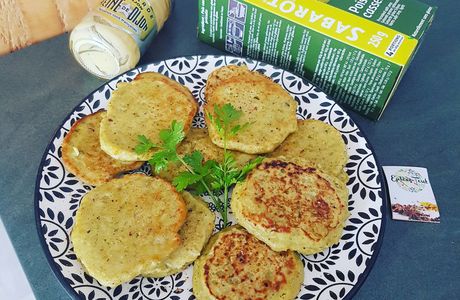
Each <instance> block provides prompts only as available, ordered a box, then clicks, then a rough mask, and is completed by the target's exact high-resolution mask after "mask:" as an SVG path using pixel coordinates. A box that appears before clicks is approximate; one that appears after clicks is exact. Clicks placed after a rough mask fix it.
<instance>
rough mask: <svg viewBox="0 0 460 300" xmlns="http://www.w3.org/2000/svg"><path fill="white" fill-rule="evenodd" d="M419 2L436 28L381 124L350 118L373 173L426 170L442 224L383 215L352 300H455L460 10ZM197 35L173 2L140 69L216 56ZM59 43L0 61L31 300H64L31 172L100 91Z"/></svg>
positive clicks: (9, 202) (63, 41)
mask: <svg viewBox="0 0 460 300" xmlns="http://www.w3.org/2000/svg"><path fill="white" fill-rule="evenodd" d="M426 2H428V3H429V4H433V5H436V6H438V11H437V14H436V17H435V20H434V22H433V25H432V27H431V29H430V30H429V31H428V33H427V35H426V37H425V39H424V41H423V44H422V46H421V47H420V49H419V51H418V53H417V55H416V57H415V59H414V61H413V62H412V65H411V66H410V68H409V70H408V71H407V73H406V75H405V77H404V78H403V80H402V82H401V84H400V86H399V88H398V90H397V91H396V94H395V95H394V97H393V99H392V101H391V103H390V104H389V106H388V107H387V109H386V111H385V113H384V114H383V117H382V119H381V120H380V121H378V122H373V121H369V120H367V119H365V118H363V117H361V116H359V115H357V114H355V113H353V112H350V115H351V116H352V118H353V119H354V120H355V121H356V122H357V123H358V124H359V125H360V126H361V127H362V130H363V131H364V132H365V134H366V135H367V137H368V139H369V141H370V143H371V144H372V145H373V147H374V150H375V153H376V155H377V157H378V159H379V160H380V163H381V164H382V165H408V166H421V167H426V168H428V171H429V176H430V180H431V184H432V187H433V190H434V193H435V195H436V199H437V201H438V205H439V207H440V212H441V223H440V224H425V223H412V222H401V221H393V220H392V219H391V218H390V215H389V213H388V214H387V216H386V218H387V226H386V230H385V235H384V239H383V245H382V248H381V251H380V254H379V256H378V258H377V260H376V263H375V265H374V267H373V269H372V271H371V272H370V274H369V276H368V278H367V280H366V281H365V282H364V284H363V285H362V287H361V289H360V290H359V291H358V292H357V294H356V295H355V299H460V205H459V203H460V199H459V194H460V190H459V188H458V186H459V185H458V184H459V178H460V119H459V116H458V115H459V112H460V97H459V91H457V88H460V71H459V68H460V64H459V60H460V38H459V36H460V34H459V32H460V31H459V28H460V19H459V18H458V16H459V14H458V13H459V8H460V5H459V4H458V1H455V0H444V1H434V0H432V1H426ZM196 26H197V3H196V1H190V0H189V1H177V2H176V7H175V10H174V12H173V15H172V16H171V18H170V20H169V23H168V24H167V26H166V27H165V28H164V29H163V30H162V31H161V32H160V34H159V35H158V37H157V38H156V39H155V41H154V42H153V44H152V45H151V47H150V48H149V50H148V52H147V53H146V54H145V55H144V56H143V58H142V60H141V63H148V62H152V61H157V60H162V59H167V58H171V57H175V56H184V55H193V54H223V52H221V51H219V50H217V49H214V48H212V47H210V46H208V45H205V44H203V43H201V42H199V41H198V40H197V39H196ZM67 42H68V35H67V34H65V35H62V36H60V37H57V38H54V39H51V40H48V41H45V42H43V43H41V44H38V45H34V46H31V47H29V48H26V49H23V50H21V51H18V52H16V53H12V54H9V55H7V56H4V57H1V58H0V104H1V109H0V122H1V123H0V128H1V130H0V145H1V155H0V176H1V177H0V178H1V180H0V195H1V196H0V216H1V218H2V219H3V222H4V224H5V227H6V229H7V231H8V233H9V235H10V237H11V240H12V242H13V245H14V247H15V249H16V252H17V254H18V257H19V259H20V261H21V263H22V265H23V267H24V270H25V273H26V275H27V277H28V279H29V281H30V284H31V286H32V288H33V290H34V293H35V295H36V297H37V299H47V300H53V299H69V296H68V295H67V294H66V291H65V290H64V288H63V287H62V286H61V285H60V283H59V282H58V281H57V279H56V278H55V277H54V275H53V273H52V271H51V269H50V267H49V266H48V263H47V261H46V259H45V255H44V253H43V251H42V249H41V246H40V242H39V240H38V236H37V231H36V228H35V220H34V207H33V203H34V186H35V176H36V173H37V168H38V165H39V162H40V159H41V156H42V154H43V151H44V149H45V147H46V145H47V144H48V142H49V141H50V139H51V136H52V134H53V133H54V131H55V130H56V128H57V126H58V125H59V124H60V122H61V121H62V120H63V119H64V118H65V116H66V115H67V113H69V112H70V111H71V110H72V108H73V107H74V106H75V105H76V104H77V103H79V102H80V101H81V99H83V98H84V97H85V96H86V95H87V94H88V93H90V92H91V91H93V90H94V89H95V88H97V87H98V86H100V85H101V84H103V83H104V81H102V80H100V79H97V78H95V77H93V76H91V75H90V74H88V73H87V72H86V71H84V70H83V69H82V68H81V67H80V66H79V65H78V64H77V63H76V62H75V60H74V59H73V57H72V56H71V54H70V52H69V50H68V46H67ZM0 255H1V254H0ZM0 298H2V296H1V295H0Z"/></svg>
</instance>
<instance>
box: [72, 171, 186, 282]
mask: <svg viewBox="0 0 460 300" xmlns="http://www.w3.org/2000/svg"><path fill="white" fill-rule="evenodd" d="M186 215H187V210H186V207H185V203H184V200H183V198H182V196H181V195H180V194H179V193H178V192H177V191H176V190H175V188H174V187H173V186H172V185H171V184H170V183H169V182H167V181H165V180H163V179H161V178H157V177H150V176H146V175H141V174H132V175H125V176H123V177H122V178H119V179H112V180H111V181H109V182H107V183H104V184H101V185H99V186H97V187H96V188H94V189H93V190H91V191H89V192H88V193H87V194H86V195H85V196H84V197H83V199H82V201H81V204H80V208H79V209H78V211H77V214H76V217H75V225H74V227H73V230H72V234H71V240H72V243H73V247H74V251H75V254H76V256H77V258H78V259H79V260H80V261H81V263H82V265H83V266H84V267H85V269H86V271H87V272H88V274H90V275H91V276H93V277H94V278H95V279H97V280H98V281H99V282H100V283H101V284H103V285H106V286H117V285H118V284H121V283H123V282H126V281H129V280H130V279H132V278H133V277H135V276H137V275H139V274H141V273H142V272H143V271H144V269H145V268H146V267H148V266H150V264H151V262H152V261H153V262H155V261H156V262H160V261H163V260H164V259H166V258H167V257H168V256H169V255H170V254H171V253H173V251H175V250H176V249H177V248H178V247H179V246H180V245H181V238H180V236H179V230H180V228H181V226H182V224H183V223H184V221H185V218H186Z"/></svg>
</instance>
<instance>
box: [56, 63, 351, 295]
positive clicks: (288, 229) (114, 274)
mask: <svg viewBox="0 0 460 300" xmlns="http://www.w3.org/2000/svg"><path fill="white" fill-rule="evenodd" d="M205 97H206V104H205V106H204V110H205V118H206V122H207V126H208V128H207V129H199V128H190V127H191V120H192V118H193V116H194V114H195V113H196V111H197V105H196V101H195V100H194V99H193V96H192V95H191V93H190V92H189V91H188V89H187V88H185V87H184V86H182V85H180V84H178V83H177V82H175V81H172V80H171V79H169V78H167V77H165V76H163V75H160V74H157V73H144V74H141V75H138V76H137V78H136V79H135V80H134V81H133V82H131V83H121V84H119V86H118V87H117V90H116V91H115V92H114V94H113V95H112V98H111V99H110V102H109V105H108V107H107V112H100V113H96V114H94V115H91V116H88V117H86V118H84V119H82V120H81V121H79V122H77V123H76V124H75V125H74V126H73V127H72V129H71V131H70V132H69V134H68V135H67V136H66V138H65V140H64V143H63V159H64V162H65V165H66V167H67V168H68V169H69V171H71V172H72V173H74V174H75V175H76V176H78V177H79V178H81V179H82V180H83V181H85V182H87V183H90V184H93V185H97V187H96V188H95V189H93V190H92V191H91V192H89V193H88V194H87V195H86V196H85V197H84V198H83V200H82V203H81V206H80V209H79V210H78V212H77V216H76V222H75V226H74V229H73V232H72V242H73V244H74V249H75V253H76V255H77V257H78V258H79V259H80V261H81V262H82V264H83V265H84V267H85V268H86V270H87V271H88V273H89V274H91V275H92V276H94V277H95V278H96V279H98V280H99V281H100V282H101V283H102V284H105V285H109V286H114V285H117V284H119V283H122V282H125V281H128V280H129V279H130V278H132V277H134V276H136V275H139V274H142V275H144V276H153V277H161V276H165V275H168V274H172V273H175V272H179V271H181V270H183V269H184V268H185V267H186V266H187V265H189V264H190V263H192V262H193V261H195V260H196V259H197V258H198V257H199V256H200V253H201V251H202V249H203V247H205V245H206V243H207V241H208V238H209V236H210V235H211V232H212V230H213V222H214V215H213V214H212V213H211V212H210V211H209V210H208V209H207V207H206V204H205V203H204V202H203V201H202V200H200V199H198V198H196V197H194V196H192V195H190V194H188V193H186V192H185V193H182V194H179V193H177V191H176V190H175V189H174V187H173V186H172V185H171V183H170V181H172V179H173V178H174V177H176V176H177V175H178V174H179V173H180V172H182V171H185V169H184V167H183V166H181V165H179V164H177V165H176V164H170V165H169V167H168V169H167V170H166V171H162V172H161V173H160V174H157V176H156V177H149V176H146V175H139V174H136V175H125V176H123V177H122V178H115V177H117V176H118V174H119V173H120V172H123V171H125V170H129V169H134V168H137V167H138V166H139V161H145V160H148V159H149V158H150V157H151V155H152V152H150V153H147V154H142V155H139V154H137V153H136V152H135V151H134V148H135V146H136V144H137V136H139V135H145V136H147V137H148V138H149V139H150V140H151V141H152V142H153V143H154V144H158V143H159V142H160V140H159V132H160V131H161V130H162V129H166V128H169V126H170V124H171V122H172V121H173V120H176V121H180V122H182V123H183V124H185V126H184V128H185V129H184V130H185V132H186V138H185V139H184V141H183V142H182V143H181V144H180V145H179V146H178V153H179V154H180V155H184V154H187V153H191V152H193V151H194V150H199V151H201V152H202V154H203V157H204V159H205V160H210V159H213V160H217V161H221V160H222V159H223V149H222V147H223V144H224V142H223V140H222V139H221V137H220V136H219V135H218V133H217V128H215V127H214V124H212V123H211V122H209V119H208V117H209V115H213V113H214V107H215V106H216V105H217V106H222V105H224V104H227V103H230V104H232V105H233V106H234V107H235V108H236V109H237V110H240V111H242V117H241V118H240V119H239V120H237V121H235V122H234V123H232V126H236V125H240V126H243V125H244V124H246V123H247V124H249V126H247V127H245V128H244V129H243V130H241V131H240V132H239V133H238V134H237V135H236V136H232V137H230V138H229V139H228V140H227V143H226V145H227V148H228V149H229V151H231V153H232V154H233V156H234V157H235V159H236V162H237V165H238V166H239V167H240V166H243V165H244V164H246V163H247V162H248V161H250V160H251V159H253V158H255V157H256V155H263V156H265V157H266V158H265V160H264V161H263V162H262V163H261V164H260V165H259V166H257V167H256V168H255V169H253V170H252V171H251V172H250V173H249V174H248V176H247V177H246V179H245V180H244V181H242V182H239V183H237V185H236V186H235V188H234V190H233V194H232V200H231V209H232V211H233V214H234V217H235V218H236V220H237V222H238V223H239V225H237V226H232V227H230V228H227V229H225V230H223V231H221V232H219V233H217V234H215V235H214V236H213V237H212V238H211V240H210V242H209V243H208V244H207V246H206V247H205V248H204V251H203V254H202V255H201V256H200V257H199V258H198V259H197V260H196V262H195V267H194V275H193V289H194V293H195V296H196V297H197V299H221V298H225V299H293V298H295V297H296V295H297V293H298V291H299V289H300V286H301V283H302V282H303V278H304V274H303V265H302V262H301V260H300V256H299V255H298V253H301V254H306V255H308V254H313V253H318V252H320V251H322V250H324V249H325V248H327V247H329V246H331V245H333V244H335V243H337V242H338V241H339V239H340V237H341V234H342V230H343V227H344V224H345V221H346V219H347V218H348V215H349V213H348V205H347V200H348V191H347V188H346V182H347V180H348V176H347V174H346V173H345V171H344V166H345V164H346V162H347V158H348V157H347V152H346V148H345V144H344V142H343V140H342V138H341V135H340V132H338V131H337V130H336V129H335V128H334V127H332V126H330V125H328V124H325V123H323V122H321V121H316V120H297V117H296V112H297V103H296V101H295V100H294V99H293V98H292V97H291V95H290V94H289V93H288V92H287V91H285V90H284V89H283V88H282V87H281V86H280V85H278V84H276V83H275V82H273V81H272V80H271V79H269V78H267V77H265V76H264V75H262V74H260V73H258V72H252V71H250V70H248V69H247V68H246V67H245V66H225V67H222V68H219V69H217V70H215V71H214V72H212V73H211V74H210V76H209V78H208V80H207V85H206V91H205ZM152 151H153V150H152ZM297 252H298V253H297Z"/></svg>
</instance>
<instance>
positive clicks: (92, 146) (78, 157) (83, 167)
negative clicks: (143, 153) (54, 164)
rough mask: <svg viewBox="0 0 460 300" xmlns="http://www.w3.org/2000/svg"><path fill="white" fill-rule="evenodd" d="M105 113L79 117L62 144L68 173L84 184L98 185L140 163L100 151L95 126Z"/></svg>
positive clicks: (97, 128)
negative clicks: (120, 159)
mask: <svg viewBox="0 0 460 300" xmlns="http://www.w3.org/2000/svg"><path fill="white" fill-rule="evenodd" d="M105 114H106V112H105V111H99V112H97V113H94V114H91V115H88V116H86V117H84V118H81V119H80V120H78V121H77V122H75V124H73V126H72V128H70V131H69V133H67V135H66V136H65V138H64V141H63V142H62V160H63V162H64V166H65V167H66V169H67V170H69V171H70V172H71V173H72V174H74V175H75V176H77V177H78V178H79V179H81V180H82V181H84V182H85V183H87V184H91V185H99V184H102V183H104V182H107V181H109V180H110V179H112V178H114V177H115V176H117V175H118V174H120V173H121V172H124V171H129V170H133V169H137V168H139V167H140V166H141V165H142V162H125V161H119V160H116V159H113V158H112V157H111V156H109V155H108V154H107V153H105V152H104V151H102V150H101V145H100V143H99V127H100V123H101V120H102V118H103V117H104V116H105Z"/></svg>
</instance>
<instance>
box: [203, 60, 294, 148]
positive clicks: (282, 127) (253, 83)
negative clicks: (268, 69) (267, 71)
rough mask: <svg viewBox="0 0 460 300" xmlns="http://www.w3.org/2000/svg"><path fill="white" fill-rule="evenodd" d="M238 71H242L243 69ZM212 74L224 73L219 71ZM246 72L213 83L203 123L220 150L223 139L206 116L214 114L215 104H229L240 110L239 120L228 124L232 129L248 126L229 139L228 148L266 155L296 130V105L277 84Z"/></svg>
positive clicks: (220, 105)
mask: <svg viewBox="0 0 460 300" xmlns="http://www.w3.org/2000/svg"><path fill="white" fill-rule="evenodd" d="M222 68H229V67H228V66H227V67H222ZM232 68H235V67H234V66H233V67H232ZM239 68H243V70H244V67H239ZM214 72H220V73H222V72H223V71H222V69H218V70H216V71H214ZM248 72H249V71H247V70H244V71H242V72H241V73H242V74H243V75H241V74H238V75H235V76H230V77H229V78H227V79H219V80H215V81H216V83H214V84H212V85H211V88H210V91H207V92H206V104H205V106H204V110H205V119H206V124H207V126H208V130H209V136H210V138H211V140H212V142H213V143H214V144H216V145H217V146H219V147H221V148H223V147H224V143H223V140H222V138H221V137H220V136H219V135H218V133H217V129H216V128H215V126H214V124H213V123H212V122H210V119H209V116H208V114H211V115H214V107H215V106H216V105H217V106H219V107H222V106H223V105H225V104H231V105H233V106H234V107H235V108H236V109H237V110H240V111H242V116H241V118H240V119H239V120H237V121H235V122H234V124H231V127H233V126H236V125H240V126H243V125H244V124H246V123H248V124H249V126H247V127H246V128H244V129H243V130H241V131H240V132H239V133H238V134H237V135H236V136H233V137H229V138H228V141H227V148H228V149H231V150H237V151H241V152H245V153H250V154H263V153H268V152H271V151H273V150H274V149H275V148H276V147H277V146H279V145H280V144H281V143H282V142H283V141H284V140H285V139H286V137H287V136H288V135H289V134H291V133H292V132H294V131H296V130H297V118H296V110H297V102H296V101H295V100H294V99H293V98H292V96H291V95H290V94H289V93H288V92H287V91H286V90H284V89H283V88H282V87H281V86H280V85H279V84H277V83H275V82H273V81H272V80H270V79H268V78H266V77H265V76H263V75H261V74H259V73H257V72H249V73H248ZM230 73H232V74H233V73H235V72H233V71H232V72H230ZM211 76H212V74H211ZM219 78H220V77H219ZM211 82H212V81H211ZM208 84H209V83H208ZM207 89H208V87H207Z"/></svg>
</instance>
